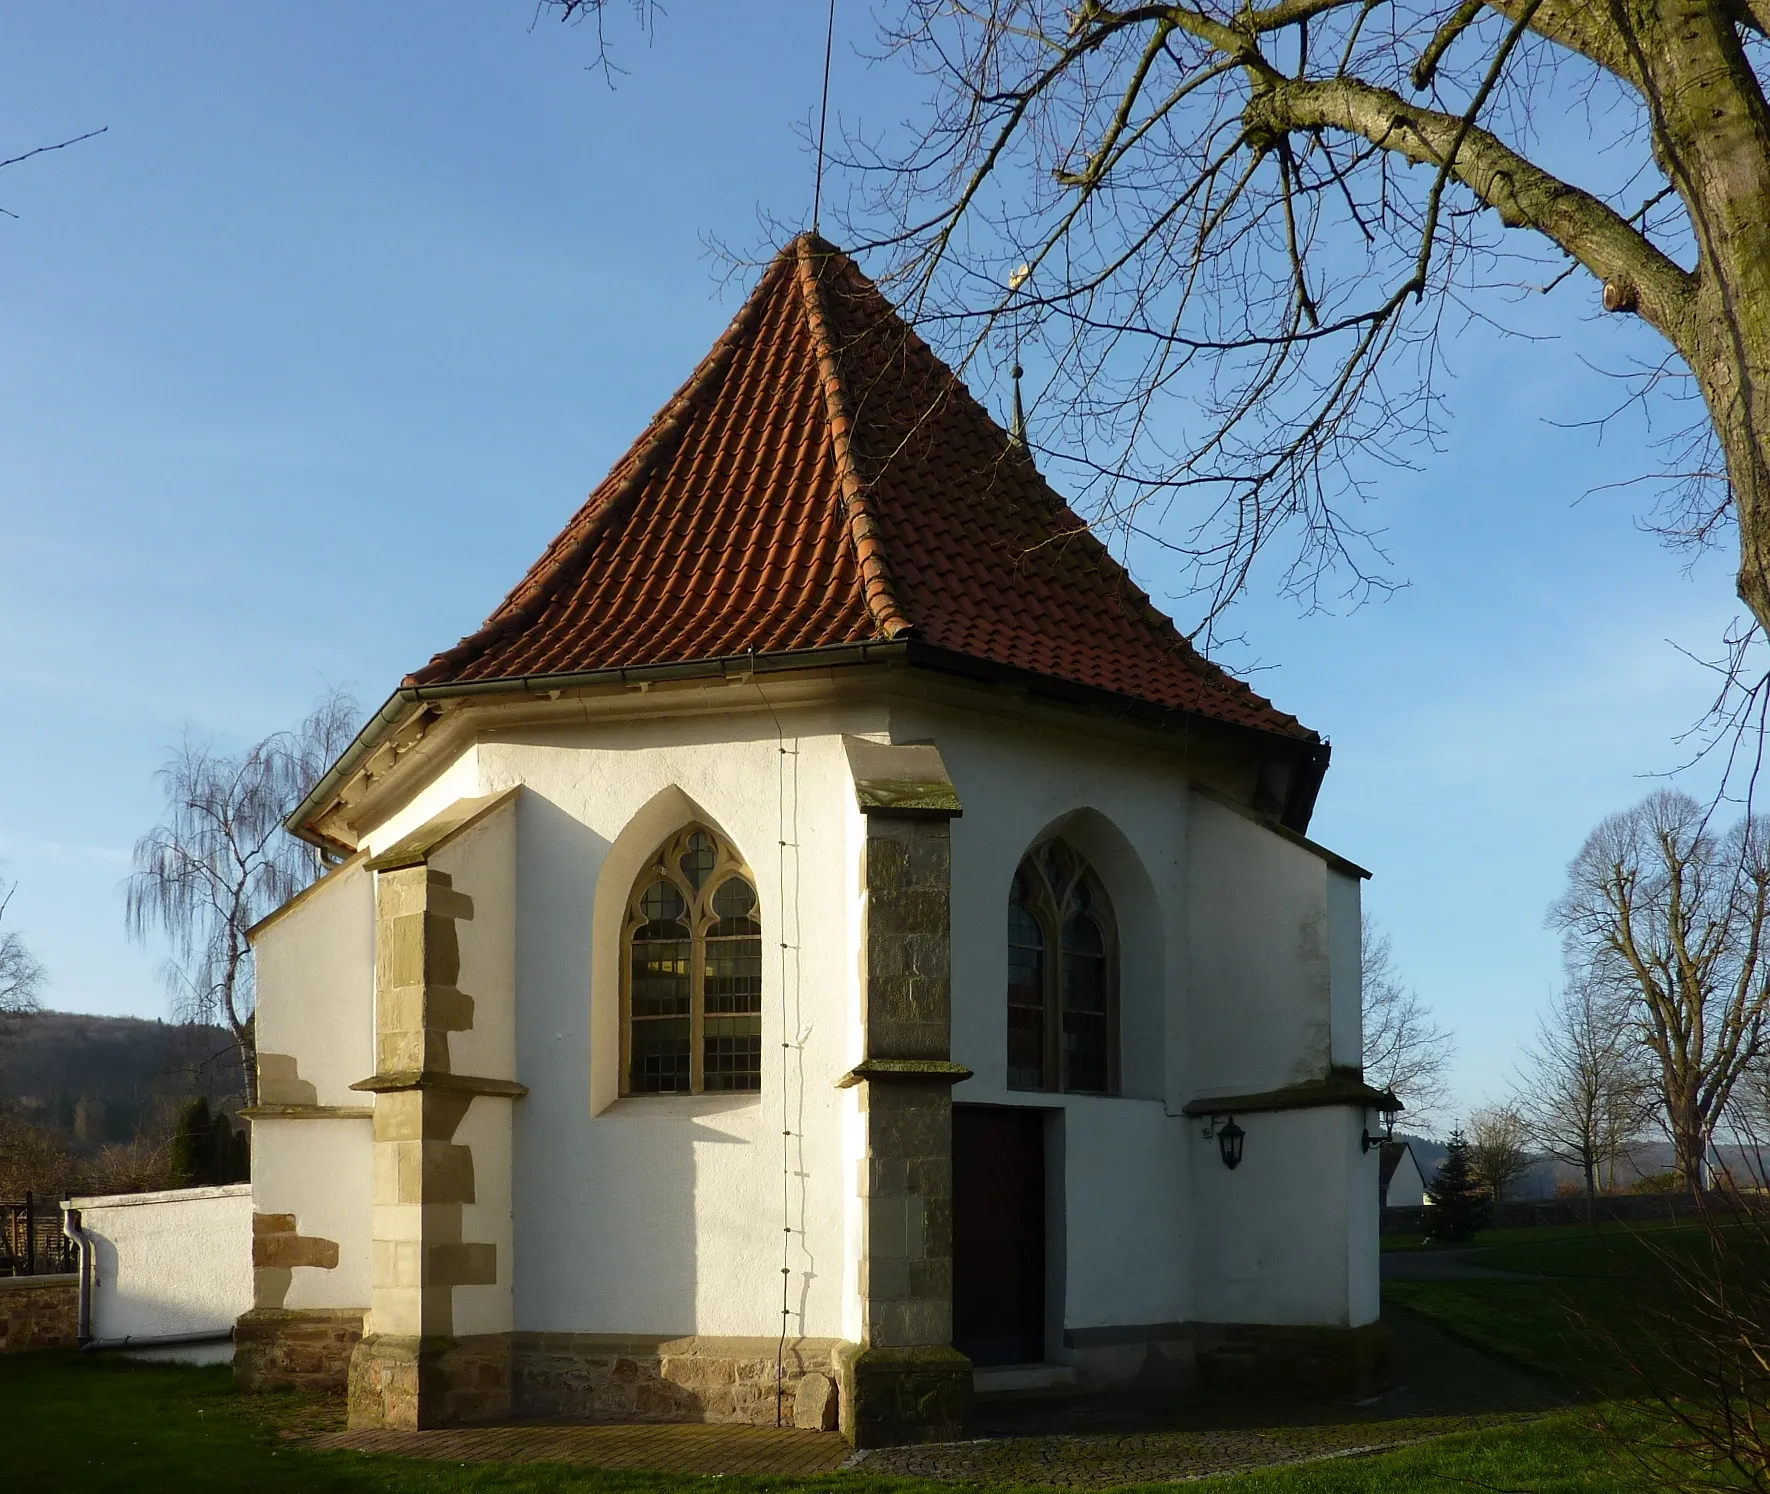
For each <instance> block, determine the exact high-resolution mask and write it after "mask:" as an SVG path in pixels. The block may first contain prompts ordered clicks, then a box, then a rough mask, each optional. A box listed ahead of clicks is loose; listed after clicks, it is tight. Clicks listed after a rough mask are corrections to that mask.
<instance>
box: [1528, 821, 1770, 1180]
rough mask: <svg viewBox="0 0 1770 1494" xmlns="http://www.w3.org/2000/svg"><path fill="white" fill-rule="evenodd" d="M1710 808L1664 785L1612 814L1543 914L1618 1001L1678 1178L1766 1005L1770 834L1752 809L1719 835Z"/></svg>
mask: <svg viewBox="0 0 1770 1494" xmlns="http://www.w3.org/2000/svg"><path fill="white" fill-rule="evenodd" d="M1709 813H1710V812H1709V811H1708V810H1706V809H1704V808H1703V806H1702V805H1700V804H1698V803H1697V802H1696V801H1695V800H1694V799H1691V798H1690V797H1689V796H1688V795H1685V794H1680V793H1675V792H1672V791H1670V790H1662V791H1661V792H1658V793H1655V794H1651V795H1649V796H1648V797H1647V798H1646V799H1644V800H1642V801H1641V803H1639V804H1637V805H1636V806H1635V807H1634V808H1633V809H1630V810H1627V811H1625V812H1624V813H1622V814H1614V815H1611V816H1610V817H1609V818H1608V819H1607V820H1605V821H1604V823H1603V824H1601V825H1599V827H1598V828H1597V829H1596V830H1594V831H1593V832H1592V835H1591V837H1590V839H1588V840H1587V841H1586V843H1585V846H1584V847H1583V848H1582V849H1581V851H1580V853H1579V855H1578V856H1577V857H1575V858H1574V861H1573V864H1572V865H1571V866H1570V867H1569V868H1568V887H1567V891H1566V893H1565V894H1563V896H1562V897H1561V899H1560V901H1559V902H1557V903H1556V904H1555V906H1554V908H1553V909H1552V910H1551V912H1550V915H1549V917H1550V921H1551V923H1553V924H1555V925H1558V926H1559V927H1560V929H1561V931H1562V937H1563V940H1564V942H1565V948H1566V952H1567V956H1568V965H1569V969H1570V970H1572V971H1574V972H1576V973H1577V974H1578V975H1579V977H1580V978H1581V979H1584V980H1586V981H1589V982H1591V983H1593V984H1595V985H1597V986H1599V987H1603V988H1608V989H1609V990H1611V991H1613V992H1615V993H1617V995H1618V996H1619V997H1620V998H1621V999H1624V1000H1626V1001H1627V1003H1628V1006H1629V1009H1630V1013H1631V1016H1632V1019H1633V1022H1634V1025H1635V1030H1636V1033H1637V1036H1638V1040H1639V1041H1640V1042H1641V1043H1642V1044H1643V1045H1644V1046H1645V1047H1646V1049H1647V1050H1648V1052H1649V1053H1650V1054H1651V1055H1652V1058H1653V1068H1654V1075H1653V1078H1654V1088H1655V1096H1654V1097H1655V1100H1656V1103H1657V1105H1658V1107H1659V1108H1660V1110H1661V1112H1662V1115H1661V1118H1662V1121H1663V1123H1664V1125H1665V1127H1666V1130H1667V1132H1668V1133H1669V1134H1670V1136H1671V1138H1672V1146H1673V1150H1674V1152H1675V1154H1676V1158H1677V1170H1678V1177H1679V1180H1680V1181H1681V1183H1682V1184H1683V1186H1685V1187H1687V1188H1700V1187H1701V1186H1702V1182H1703V1168H1704V1160H1705V1158H1706V1156H1707V1154H1708V1148H1709V1144H1710V1141H1711V1140H1712V1138H1713V1136H1714V1133H1715V1128H1716V1126H1717V1125H1719V1124H1720V1122H1721V1120H1722V1118H1723V1117H1724V1116H1725V1115H1726V1113H1727V1111H1728V1107H1729V1105H1730V1104H1731V1102H1732V1099H1733V1095H1734V1092H1735V1089H1736V1088H1737V1087H1738V1086H1739V1085H1740V1083H1741V1082H1742V1080H1744V1079H1745V1078H1746V1076H1747V1075H1749V1073H1750V1072H1751V1070H1752V1068H1753V1066H1754V1065H1755V1064H1756V1063H1757V1062H1758V1061H1759V1058H1760V1056H1761V1054H1762V1052H1763V1048H1764V1035H1765V1034H1764V1022H1765V1016H1766V1012H1767V1009H1770V963H1767V962H1766V960H1765V958H1764V956H1765V950H1764V938H1765V935H1766V933H1767V932H1770V929H1767V927H1766V918H1767V916H1770V834H1767V833H1766V828H1765V827H1764V826H1763V825H1762V824H1761V823H1759V822H1757V821H1754V820H1752V819H1751V818H1750V817H1749V816H1748V817H1746V818H1744V819H1742V820H1741V821H1740V822H1739V823H1738V824H1736V825H1734V826H1733V827H1732V828H1731V829H1730V830H1728V831H1726V832H1725V833H1720V834H1717V833H1716V832H1715V831H1714V830H1713V829H1711V827H1710V823H1709Z"/></svg>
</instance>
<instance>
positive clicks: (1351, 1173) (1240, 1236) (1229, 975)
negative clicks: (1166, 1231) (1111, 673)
mask: <svg viewBox="0 0 1770 1494" xmlns="http://www.w3.org/2000/svg"><path fill="white" fill-rule="evenodd" d="M1190 859H1191V867H1192V872H1191V878H1190V919H1189V922H1190V925H1191V940H1190V945H1189V959H1188V964H1189V969H1190V980H1191V985H1192V1001H1191V1003H1190V1008H1189V1010H1190V1031H1191V1048H1192V1051H1191V1055H1190V1061H1189V1063H1188V1065H1187V1071H1188V1088H1189V1090H1190V1092H1191V1097H1195V1098H1197V1097H1209V1096H1211V1095H1225V1096H1228V1095H1248V1094H1259V1093H1264V1092H1266V1091H1270V1090H1277V1089H1282V1088H1285V1087H1287V1086H1289V1085H1293V1084H1300V1083H1308V1082H1310V1081H1315V1080H1321V1079H1324V1078H1325V1077H1327V1075H1328V1073H1329V1071H1330V1068H1331V1067H1332V1066H1344V1067H1355V1066H1356V1065H1357V1064H1358V1063H1359V1059H1360V1053H1361V1049H1362V1027H1361V1016H1360V1010H1359V974H1358V972H1359V954H1358V937H1359V935H1358V924H1359V920H1358V910H1359V883H1358V880H1357V878H1356V877H1354V876H1353V875H1351V874H1350V873H1348V872H1346V871H1344V870H1342V869H1340V868H1339V867H1338V866H1337V865H1336V864H1335V863H1334V862H1332V861H1330V860H1329V859H1328V858H1326V857H1324V856H1322V855H1321V854H1319V853H1318V852H1316V851H1314V850H1311V849H1310V848H1309V847H1307V846H1302V845H1299V844H1297V843H1296V842H1295V841H1293V840H1291V839H1289V838H1287V837H1285V836H1282V835H1279V834H1277V833H1275V832H1274V831H1272V830H1270V829H1268V828H1267V827H1266V826H1264V825H1261V824H1259V823H1258V822H1256V821H1254V820H1252V819H1250V818H1248V817H1247V816H1245V815H1242V814H1240V813H1237V812H1236V811H1235V810H1233V809H1230V808H1228V807H1226V806H1225V805H1223V804H1220V803H1218V802H1216V801H1215V800H1214V799H1212V798H1210V797H1208V796H1205V795H1202V794H1195V795H1194V796H1193V799H1192V823H1191V837H1190ZM1235 1119H1236V1123H1237V1124H1238V1125H1240V1126H1241V1127H1242V1128H1243V1130H1244V1131H1245V1132H1246V1137H1245V1139H1244V1142H1243V1153H1242V1162H1241V1165H1240V1166H1239V1167H1238V1168H1237V1169H1236V1170H1235V1171H1233V1172H1231V1171H1230V1170H1228V1169H1227V1168H1225V1167H1223V1166H1222V1165H1221V1164H1220V1162H1218V1161H1217V1159H1216V1151H1217V1143H1216V1142H1215V1141H1214V1140H1210V1139H1208V1138H1205V1137H1204V1136H1203V1135H1202V1134H1200V1132H1201V1129H1202V1128H1199V1127H1198V1126H1197V1123H1195V1128H1194V1130H1193V1134H1194V1135H1195V1136H1196V1137H1197V1146H1196V1149H1195V1152H1194V1177H1195V1193H1194V1200H1195V1216H1196V1219H1197V1221H1198V1225H1199V1249H1198V1255H1197V1258H1196V1264H1195V1275H1194V1282H1195V1297H1194V1307H1195V1313H1196V1316H1197V1317H1198V1318H1199V1319H1200V1320H1201V1321H1204V1322H1219V1323H1275V1324H1305V1323H1319V1324H1334V1325H1343V1326H1357V1325H1359V1324H1363V1323H1367V1322H1370V1321H1372V1320H1374V1319H1375V1318H1376V1316H1377V1313H1378V1302H1377V1294H1378V1281H1377V1211H1376V1207H1375V1198H1376V1169H1377V1163H1378V1158H1377V1153H1376V1152H1374V1151H1372V1152H1368V1153H1367V1152H1365V1151H1364V1149H1363V1148H1362V1146H1361V1145H1360V1138H1361V1137H1362V1135H1363V1132H1364V1127H1365V1124H1366V1120H1367V1116H1366V1115H1365V1114H1364V1113H1363V1112H1361V1111H1359V1110H1357V1109H1355V1108H1348V1107H1343V1106H1342V1107H1329V1108H1319V1109H1308V1110H1294V1111H1282V1112H1277V1113H1256V1114H1246V1113H1243V1114H1238V1115H1237V1116H1236V1117H1235Z"/></svg>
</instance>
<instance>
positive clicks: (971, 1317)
mask: <svg viewBox="0 0 1770 1494" xmlns="http://www.w3.org/2000/svg"><path fill="white" fill-rule="evenodd" d="M953 1346H954V1347H955V1348H957V1349H958V1350H959V1352H960V1353H962V1354H967V1355H969V1356H970V1358H971V1362H972V1363H973V1364H978V1365H990V1364H1037V1363H1038V1362H1039V1361H1041V1360H1042V1359H1044V1357H1045V1114H1044V1112H1043V1111H1042V1110H1020V1109H1014V1108H1011V1107H1009V1106H1006V1105H955V1106H953Z"/></svg>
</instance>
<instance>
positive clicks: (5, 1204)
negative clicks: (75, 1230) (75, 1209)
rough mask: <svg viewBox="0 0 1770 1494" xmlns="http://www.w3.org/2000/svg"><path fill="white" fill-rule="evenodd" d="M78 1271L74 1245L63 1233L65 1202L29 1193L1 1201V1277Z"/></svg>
mask: <svg viewBox="0 0 1770 1494" xmlns="http://www.w3.org/2000/svg"><path fill="white" fill-rule="evenodd" d="M73 1269H74V1246H73V1242H72V1241H70V1240H69V1239H68V1237H67V1236H66V1235H64V1234H63V1233H62V1232H61V1203H60V1201H59V1200H57V1199H53V1198H38V1197H37V1196H35V1195H34V1194H30V1193H27V1194H26V1195H25V1196H24V1197H23V1198H22V1199H15V1200H6V1199H0V1276H48V1275H56V1274H58V1273H60V1272H63V1271H72V1270H73Z"/></svg>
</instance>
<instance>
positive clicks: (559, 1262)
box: [476, 686, 879, 1337]
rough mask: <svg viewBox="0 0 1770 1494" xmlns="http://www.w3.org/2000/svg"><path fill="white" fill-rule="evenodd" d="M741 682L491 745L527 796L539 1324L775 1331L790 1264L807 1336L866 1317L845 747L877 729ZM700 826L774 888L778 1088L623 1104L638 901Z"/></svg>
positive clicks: (523, 1156) (530, 1153) (526, 1162)
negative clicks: (627, 960) (678, 710)
mask: <svg viewBox="0 0 1770 1494" xmlns="http://www.w3.org/2000/svg"><path fill="white" fill-rule="evenodd" d="M727 688H728V689H730V690H731V691H732V692H733V699H732V702H731V707H730V708H728V709H730V710H731V713H729V714H720V715H700V716H696V715H685V716H681V717H677V718H674V719H653V720H649V721H628V722H610V723H608V724H596V725H589V724H587V725H585V726H582V727H576V728H565V729H560V730H554V731H538V732H533V733H529V734H525V735H522V736H515V735H512V736H504V737H492V738H487V739H482V741H481V742H480V745H479V748H478V773H479V781H478V784H477V791H478V792H481V793H496V792H498V791H500V790H502V789H503V788H505V787H508V786H512V785H515V784H518V783H520V784H522V785H523V786H524V788H525V792H524V794H523V795H522V797H521V799H520V801H519V804H518V812H517V825H518V831H517V833H518V846H519V849H518V873H517V893H516V930H517V940H516V966H515V968H516V987H517V991H518V997H517V1024H516V1060H517V1063H516V1071H517V1077H518V1078H519V1079H520V1080H521V1082H522V1083H524V1084H525V1085H527V1086H528V1088H529V1094H528V1096H527V1097H526V1098H525V1099H523V1100H521V1101H520V1102H518V1104H517V1107H516V1118H515V1146H514V1192H515V1251H516V1254H515V1261H516V1283H515V1288H516V1300H515V1322H516V1327H517V1328H518V1329H535V1330H552V1331H560V1332H601V1333H699V1334H709V1335H773V1334H775V1333H777V1332H778V1331H779V1329H780V1326H781V1268H782V1265H783V1262H784V1264H785V1265H786V1267H787V1269H788V1273H789V1274H788V1279H787V1285H788V1309H789V1313H788V1329H789V1331H790V1332H791V1333H793V1334H804V1335H807V1336H814V1337H823V1336H837V1335H840V1334H841V1333H842V1332H843V1329H844V1313H843V1298H844V1282H845V1278H846V1277H847V1274H848V1273H847V1263H846V1259H845V1257H846V1241H845V1238H844V1205H845V1200H846V1199H847V1197H848V1196H849V1195H850V1194H852V1193H853V1191H854V1170H855V1165H856V1162H857V1160H858V1154H857V1153H856V1152H855V1151H854V1149H853V1138H852V1136H851V1135H850V1134H848V1133H846V1132H845V1131H844V1128H843V1126H842V1124H841V1117H842V1116H843V1115H844V1114H845V1113H846V1112H847V1111H849V1110H851V1109H852V1106H853V1099H852V1096H851V1095H850V1094H849V1093H847V1092H845V1091H841V1090H838V1089H837V1088H836V1080H837V1079H838V1078H839V1077H840V1076H841V1075H842V1074H843V1073H844V1072H846V1070H847V1068H849V1067H850V1066H852V1063H853V1060H854V1056H855V1055H856V1053H857V1052H858V1037H857V1035H856V1034H855V1032H854V1031H852V1030H851V1027H852V1013H853V1010H854V1009H855V1002H856V1000H857V997H856V996H855V994H854V993H855V991H856V990H857V965H856V960H855V955H854V951H853V949H852V947H851V946H850V944H849V941H848V913H849V905H850V902H851V900H852V898H853V897H854V895H855V888H856V886H857V882H858V872H857V865H856V860H855V858H856V855H857V848H856V846H855V845H854V844H853V843H852V841H851V838H850V836H849V833H848V828H847V824H848V819H849V814H848V806H850V805H852V803H853V787H852V783H851V781H850V779H849V776H848V769H847V762H846V758H845V756H844V754H843V751H842V746H841V736H842V732H843V730H849V731H853V730H855V729H856V728H857V726H858V727H865V726H866V725H868V724H869V722H867V721H865V720H861V721H856V720H854V719H852V718H851V719H847V720H841V721H839V720H837V719H835V718H834V717H832V716H831V715H829V714H827V713H820V712H808V711H805V710H803V709H794V708H789V707H787V706H785V705H781V706H777V709H776V711H775V713H774V714H773V715H771V714H770V713H769V712H768V711H767V710H766V709H764V706H763V702H762V700H761V699H760V697H759V694H758V692H757V691H756V689H755V688H754V687H746V686H734V687H727ZM740 690H741V691H742V692H743V693H742V695H741V696H740V695H738V694H737V693H736V692H738V691H740ZM733 708H735V709H733ZM777 721H778V727H777ZM870 724H873V725H875V726H877V725H878V724H879V723H878V722H876V721H875V722H872V723H870ZM777 732H778V735H777ZM691 819H694V820H701V821H704V822H706V823H708V824H710V825H711V826H712V827H713V828H714V829H715V830H716V831H718V832H719V833H720V834H721V835H723V836H724V837H725V838H726V839H727V841H728V842H729V843H730V844H731V845H732V847H733V848H734V850H735V851H736V852H737V854H738V855H739V856H740V857H741V858H742V859H743V860H744V861H745V862H746V863H747V864H748V866H749V867H750V870H751V872H752V873H753V874H754V877H755V880H756V887H757V891H758V894H759V896H760V899H761V920H762V929H763V951H764V967H763V1001H762V1008H763V1022H762V1092H761V1094H760V1095H758V1096H751V1095H740V1096H704V1097H675V1096H662V1097H645V1098H634V1099H621V1098H620V1097H619V1080H620V1075H619V1060H618V1054H619V970H620V967H619V938H620V929H621V922H622V915H623V910H624V908H625V904H626V901H627V899H628V897H629V895H630V893H631V891H632V888H633V884H634V879H635V878H636V876H637V875H638V874H639V872H640V870H641V869H642V867H643V866H644V865H645V863H646V861H647V860H648V858H649V857H650V855H651V853H652V852H653V851H654V850H655V849H656V848H657V846H658V844H659V843H660V842H661V841H662V840H663V839H665V838H666V837H667V836H668V835H670V834H671V833H673V832H674V831H675V830H677V829H678V828H680V827H681V826H682V825H683V824H684V823H686V822H687V821H689V820H691ZM783 842H785V843H786V844H784V845H783V844H782V843H783ZM783 946H785V947H784V948H783ZM783 1037H784V1038H785V1039H787V1041H788V1046H786V1047H784V1048H783ZM783 1102H784V1110H783ZM477 1104H478V1102H476V1108H477ZM783 1132H790V1133H791V1134H790V1135H786V1136H783V1134H782V1133H783ZM783 1174H788V1175H787V1176H785V1177H783ZM783 1184H784V1186H783ZM783 1246H784V1252H783Z"/></svg>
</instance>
